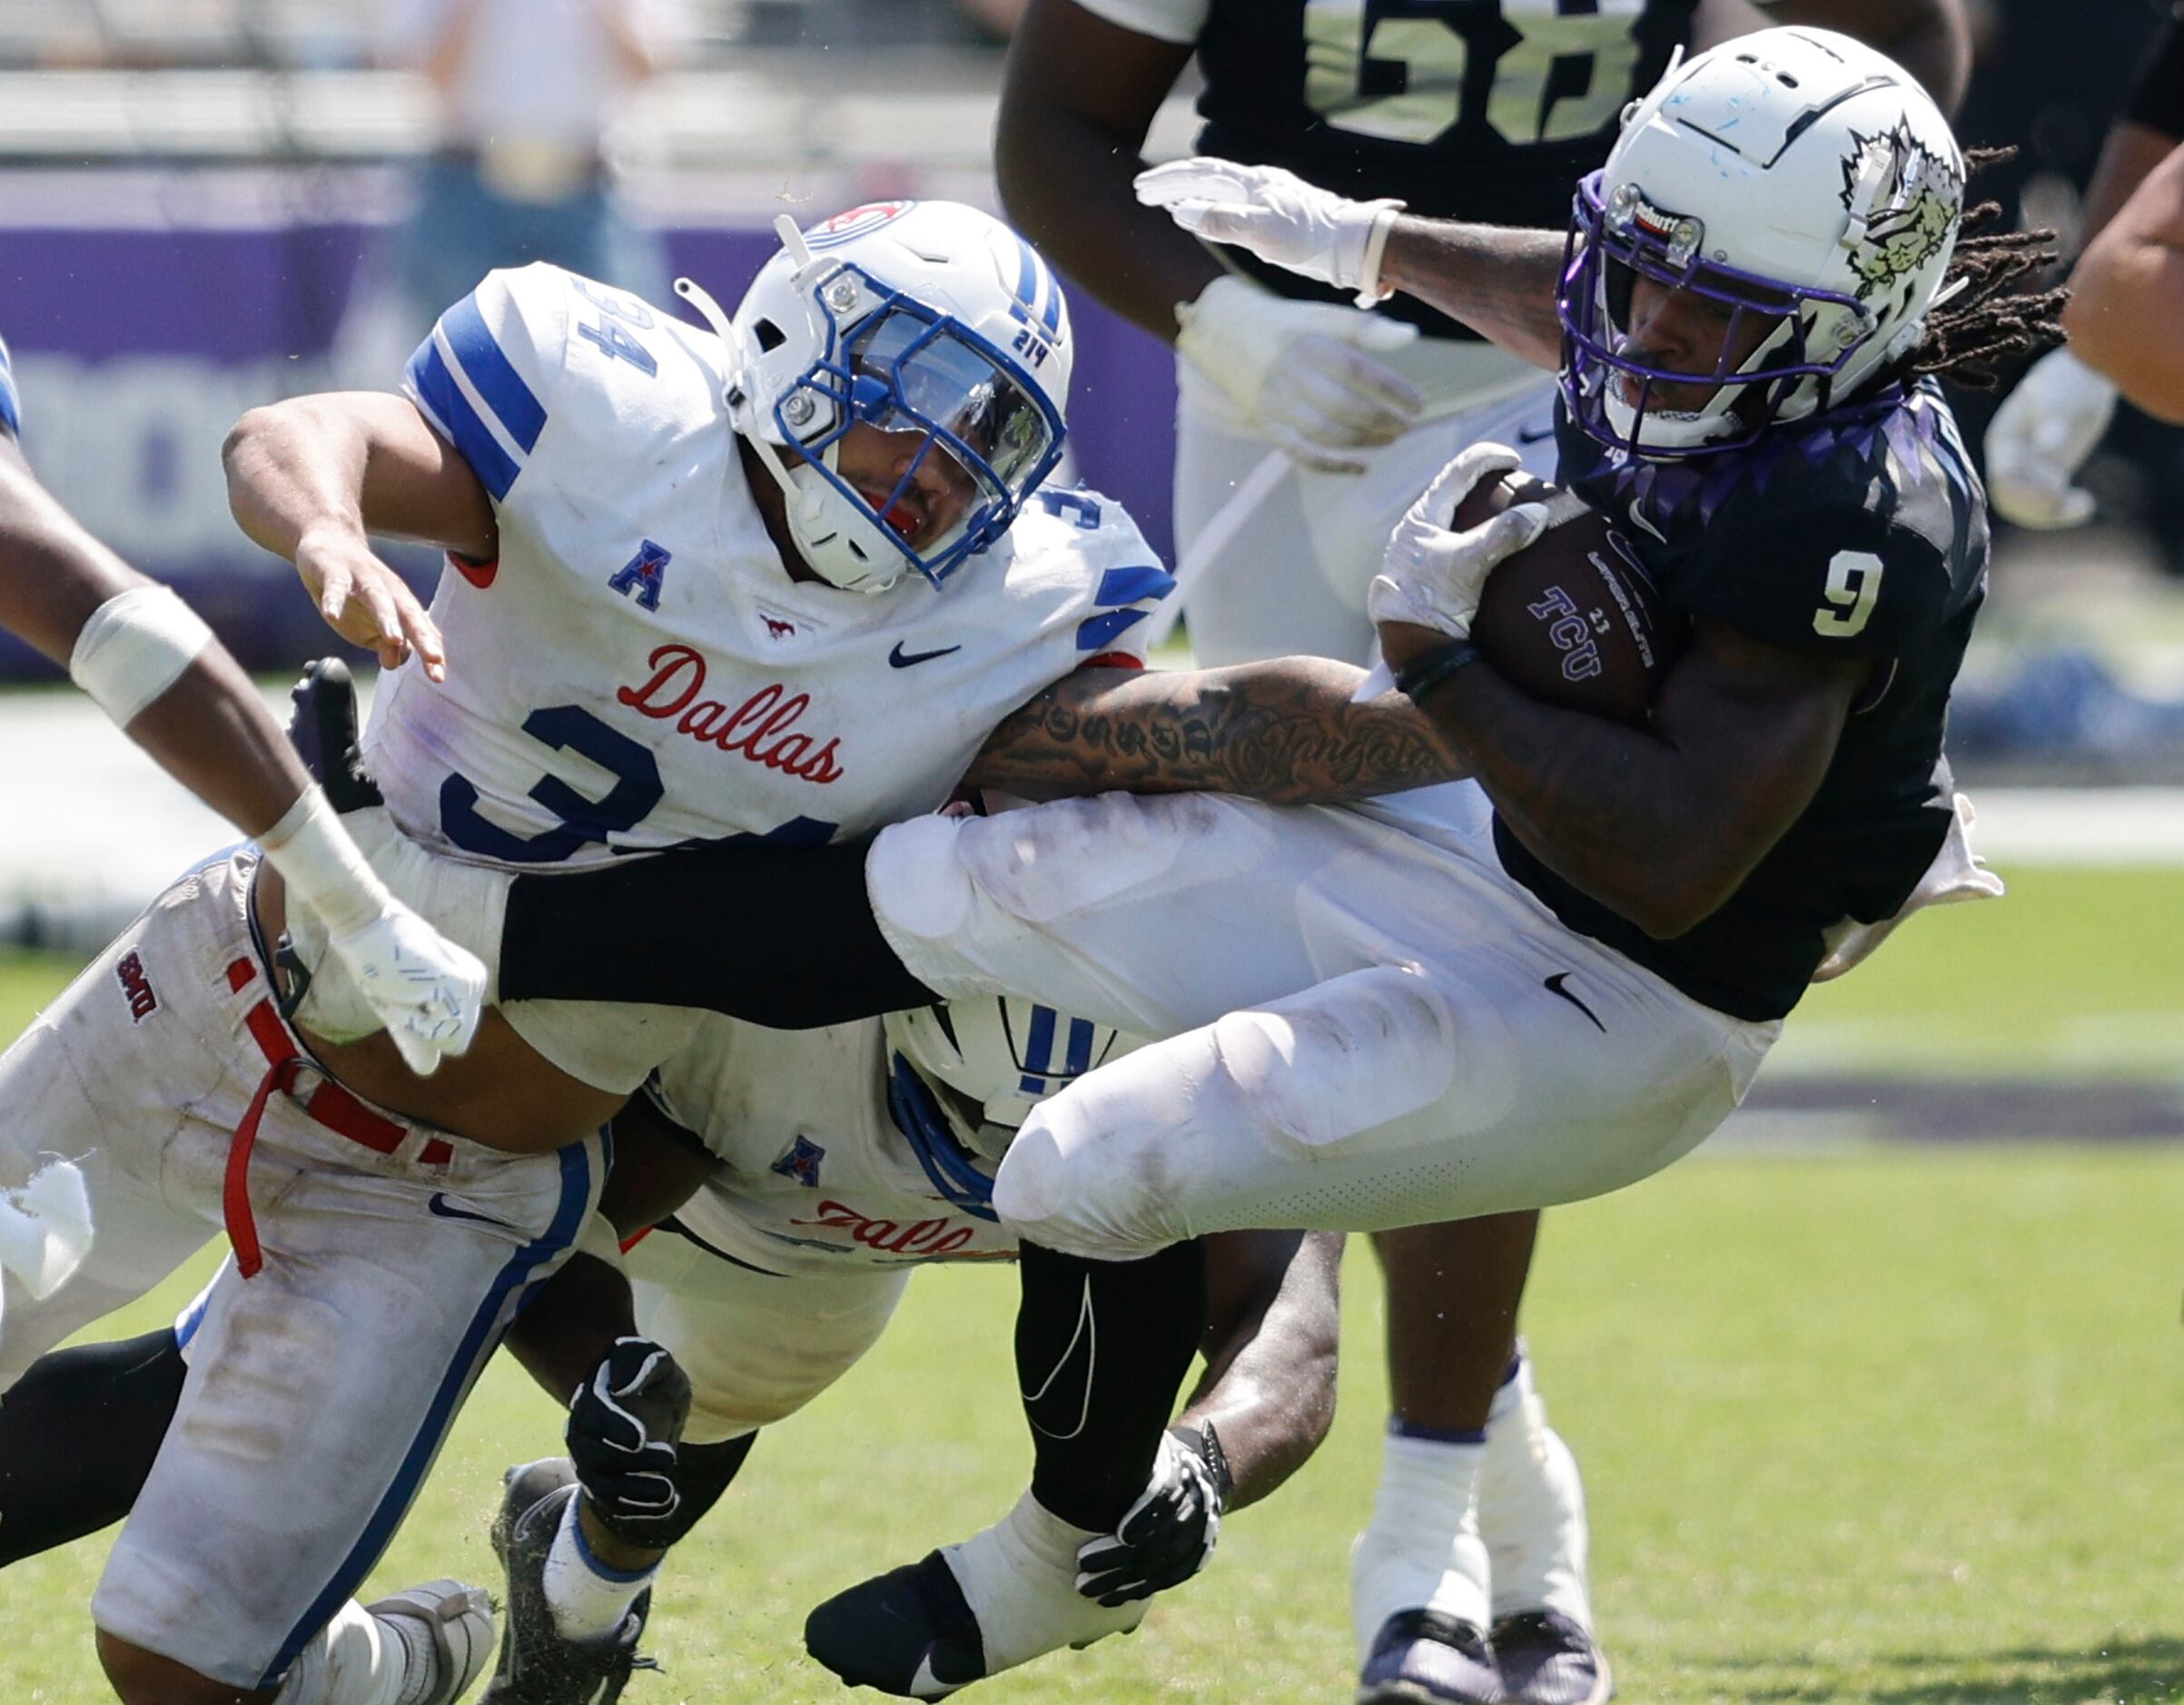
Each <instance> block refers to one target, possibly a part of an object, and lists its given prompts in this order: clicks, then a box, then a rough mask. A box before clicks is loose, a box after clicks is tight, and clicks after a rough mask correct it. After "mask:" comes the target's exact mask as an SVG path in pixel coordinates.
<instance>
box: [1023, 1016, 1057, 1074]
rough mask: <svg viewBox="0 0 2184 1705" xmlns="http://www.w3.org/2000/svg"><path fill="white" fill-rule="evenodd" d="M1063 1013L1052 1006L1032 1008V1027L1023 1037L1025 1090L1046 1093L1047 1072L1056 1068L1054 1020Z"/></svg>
mask: <svg viewBox="0 0 2184 1705" xmlns="http://www.w3.org/2000/svg"><path fill="white" fill-rule="evenodd" d="M1061 1016H1062V1015H1061V1014H1060V1013H1059V1012H1056V1011H1055V1010H1054V1009H1053V1008H1052V1007H1033V1009H1032V1028H1031V1030H1030V1031H1029V1032H1027V1033H1026V1035H1025V1036H1024V1039H1023V1072H1024V1076H1023V1092H1024V1094H1026V1095H1044V1094H1045V1093H1046V1079H1047V1074H1048V1073H1049V1072H1051V1071H1052V1070H1053V1069H1054V1021H1055V1020H1057V1019H1059V1018H1060V1017H1061Z"/></svg>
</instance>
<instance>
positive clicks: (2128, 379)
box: [2063, 147, 2184, 420]
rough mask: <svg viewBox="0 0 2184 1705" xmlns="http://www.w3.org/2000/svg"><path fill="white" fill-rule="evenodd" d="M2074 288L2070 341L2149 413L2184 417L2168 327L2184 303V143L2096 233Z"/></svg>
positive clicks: (2180, 358)
mask: <svg viewBox="0 0 2184 1705" xmlns="http://www.w3.org/2000/svg"><path fill="white" fill-rule="evenodd" d="M2070 289H2071V299H2070V307H2069V308H2068V309H2066V310H2064V313H2063V325H2064V327H2065V328H2066V329H2067V330H2069V332H2070V348H2071V349H2072V350H2076V351H2077V352H2078V355H2079V357H2080V359H2082V360H2085V361H2086V362H2087V363H2089V364H2090V366H2092V367H2093V368H2094V369H2096V370H2098V371H2100V373H2102V374H2104V375H2106V376H2107V377H2108V378H2109V379H2112V380H2113V381H2114V382H2115V383H2116V384H2117V385H2118V386H2120V388H2121V389H2122V392H2123V394H2124V396H2126V397H2127V398H2129V399H2130V400H2131V401H2132V402H2133V403H2135V404H2136V405H2137V406H2138V407H2140V408H2141V409H2145V410H2146V411H2147V412H2148V413H2149V414H2151V415H2155V416H2158V417H2159V418H2160V419H2164V420H2184V352H2180V351H2179V350H2178V348H2177V347H2176V339H2175V338H2174V337H2173V335H2171V334H2170V332H2169V328H2170V327H2173V326H2174V325H2175V324H2176V316H2177V313H2178V311H2179V306H2180V305H2184V147H2180V148H2177V149H2174V150H2172V151H2171V152H2170V153H2169V156H2168V158H2167V159H2165V160H2164V161H2163V162H2162V163H2160V164H2159V166H2157V167H2156V168H2155V169H2154V171H2153V172H2152V173H2151V174H2150V175H2149V176H2148V177H2147V179H2146V181H2145V182H2142V183H2141V184H2140V186H2139V187H2138V189H2137V191H2136V192H2134V193H2133V194H2132V195H2131V197H2130V200H2129V201H2127V202H2125V203H2124V204H2123V207H2122V209H2121V211H2120V212H2118V213H2117V215H2116V216H2115V218H2114V219H2112V220H2110V222H2109V223H2108V225H2107V227H2106V228H2105V229H2104V230H2103V231H2102V232H2101V233H2100V235H2099V236H2098V237H2096V238H2095V239H2094V240H2093V241H2092V243H2091V244H2090V246H2089V247H2088V248H2087V250H2086V251H2085V253H2084V255H2083V256H2082V257H2081V258H2080V261H2079V262H2078V270H2077V271H2076V272H2075V273H2073V274H2072V275H2071V279H2070Z"/></svg>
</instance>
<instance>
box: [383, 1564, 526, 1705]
mask: <svg viewBox="0 0 2184 1705" xmlns="http://www.w3.org/2000/svg"><path fill="white" fill-rule="evenodd" d="M364 1608H365V1610H366V1611H369V1612H370V1613H371V1615H373V1616H376V1617H378V1618H380V1620H381V1621H395V1620H397V1619H407V1620H409V1621H419V1622H422V1623H423V1624H424V1625H425V1628H426V1630H427V1631H428V1632H430V1635H431V1636H432V1653H433V1659H434V1662H435V1664H436V1666H437V1673H436V1675H435V1677H434V1681H433V1686H432V1689H431V1690H430V1692H428V1693H427V1694H426V1695H425V1696H424V1698H423V1699H422V1700H420V1701H419V1705H455V1701H456V1700H459V1699H460V1698H461V1697H462V1696H463V1695H464V1694H465V1693H467V1692H469V1689H470V1683H471V1682H473V1681H475V1680H477V1679H478V1678H479V1676H481V1675H483V1674H484V1673H485V1667H486V1665H487V1664H488V1663H489V1662H490V1661H492V1657H493V1630H494V1621H493V1601H492V1600H491V1598H489V1596H488V1595H487V1593H486V1592H485V1590H484V1589H483V1588H482V1587H469V1586H465V1585H464V1584H463V1583H462V1582H460V1581H428V1582H425V1583H424V1585H422V1586H420V1587H411V1588H410V1590H409V1591H408V1592H397V1593H396V1594H395V1595H394V1596H393V1597H392V1598H386V1599H381V1600H380V1601H379V1602H377V1603H375V1604H367V1605H366V1606H365V1607H364Z"/></svg>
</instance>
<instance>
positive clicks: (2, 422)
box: [0, 343, 23, 438]
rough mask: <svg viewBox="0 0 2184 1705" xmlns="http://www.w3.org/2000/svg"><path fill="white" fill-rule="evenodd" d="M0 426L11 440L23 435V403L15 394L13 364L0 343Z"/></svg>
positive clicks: (5, 347)
mask: <svg viewBox="0 0 2184 1705" xmlns="http://www.w3.org/2000/svg"><path fill="white" fill-rule="evenodd" d="M0 426H5V428H6V429H7V431H8V436H9V437H11V438H20V437H21V436H22V434H23V402H22V399H21V398H19V397H18V396H17V395H16V394H15V364H14V363H13V362H12V361H10V360H8V355H7V345H6V344H5V343H0Z"/></svg>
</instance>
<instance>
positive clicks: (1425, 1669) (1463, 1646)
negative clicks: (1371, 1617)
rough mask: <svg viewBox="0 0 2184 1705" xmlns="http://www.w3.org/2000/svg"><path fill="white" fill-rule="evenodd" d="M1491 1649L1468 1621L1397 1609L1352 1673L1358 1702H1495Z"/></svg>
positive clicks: (1497, 1685)
mask: <svg viewBox="0 0 2184 1705" xmlns="http://www.w3.org/2000/svg"><path fill="white" fill-rule="evenodd" d="M1503 1698H1504V1695H1503V1692H1502V1685H1501V1677H1500V1675H1499V1674H1498V1673H1497V1671H1496V1669H1495V1667H1494V1649H1493V1648H1492V1647H1491V1646H1489V1645H1488V1644H1487V1637H1486V1636H1485V1635H1484V1634H1482V1633H1480V1632H1479V1631H1478V1630H1477V1628H1475V1627H1474V1626H1473V1625H1472V1624H1471V1623H1469V1622H1459V1621H1457V1620H1456V1618H1454V1617H1453V1616H1444V1615H1442V1614H1441V1613H1440V1612H1439V1611H1397V1612H1396V1613H1395V1614H1394V1615H1393V1616H1391V1617H1389V1618H1388V1620H1387V1621H1385V1622H1383V1623H1382V1624H1381V1625H1380V1632H1379V1638H1378V1639H1376V1640H1375V1641H1373V1647H1372V1656H1371V1657H1369V1658H1368V1659H1367V1660H1366V1661H1365V1668H1364V1670H1363V1671H1362V1672H1360V1674H1359V1677H1358V1705H1501V1700H1502V1699H1503Z"/></svg>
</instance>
